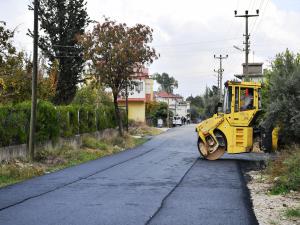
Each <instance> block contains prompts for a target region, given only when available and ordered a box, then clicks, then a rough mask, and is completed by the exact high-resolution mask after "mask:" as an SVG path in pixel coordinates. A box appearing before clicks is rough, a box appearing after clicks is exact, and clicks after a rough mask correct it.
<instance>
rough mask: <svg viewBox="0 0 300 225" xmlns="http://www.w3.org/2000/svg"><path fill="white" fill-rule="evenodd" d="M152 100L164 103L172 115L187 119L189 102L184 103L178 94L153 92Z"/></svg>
mask: <svg viewBox="0 0 300 225" xmlns="http://www.w3.org/2000/svg"><path fill="white" fill-rule="evenodd" d="M154 100H155V101H157V102H165V103H167V104H168V106H169V110H170V111H172V113H173V115H174V116H175V115H176V116H180V117H185V118H187V117H188V116H189V114H190V102H188V101H184V99H183V97H182V96H180V95H178V94H171V93H167V92H165V91H160V92H155V93H154Z"/></svg>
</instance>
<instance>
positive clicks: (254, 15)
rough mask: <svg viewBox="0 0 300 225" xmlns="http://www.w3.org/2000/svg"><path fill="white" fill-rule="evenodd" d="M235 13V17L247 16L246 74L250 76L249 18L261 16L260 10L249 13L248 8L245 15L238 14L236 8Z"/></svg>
mask: <svg viewBox="0 0 300 225" xmlns="http://www.w3.org/2000/svg"><path fill="white" fill-rule="evenodd" d="M234 14H235V17H242V18H245V19H246V33H245V34H244V36H245V42H244V44H245V73H246V74H245V75H246V77H247V76H248V61H249V59H248V58H249V50H250V49H249V48H250V42H249V39H250V34H249V32H248V30H249V28H248V19H249V18H250V17H257V16H259V10H258V9H257V10H256V14H249V13H248V10H246V11H245V14H244V15H237V11H236V10H235V11H234Z"/></svg>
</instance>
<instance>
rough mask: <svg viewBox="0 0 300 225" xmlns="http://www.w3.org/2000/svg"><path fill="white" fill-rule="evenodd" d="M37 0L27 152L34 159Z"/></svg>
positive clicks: (36, 5) (36, 3)
mask: <svg viewBox="0 0 300 225" xmlns="http://www.w3.org/2000/svg"><path fill="white" fill-rule="evenodd" d="M38 5H39V2H38V0H34V26H33V27H34V31H33V73H32V96H31V116H30V133H29V154H30V158H31V160H34V147H35V146H34V143H35V127H36V105H37V73H38V35H39V34H38V29H39V26H38Z"/></svg>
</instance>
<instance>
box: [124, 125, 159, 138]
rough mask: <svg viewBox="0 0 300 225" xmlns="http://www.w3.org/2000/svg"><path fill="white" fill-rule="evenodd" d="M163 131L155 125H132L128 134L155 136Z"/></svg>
mask: <svg viewBox="0 0 300 225" xmlns="http://www.w3.org/2000/svg"><path fill="white" fill-rule="evenodd" d="M162 132H163V131H162V130H161V129H158V128H156V127H149V126H147V125H140V126H132V127H130V128H129V134H131V135H140V136H156V135H159V134H161V133H162Z"/></svg>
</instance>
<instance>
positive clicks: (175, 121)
mask: <svg viewBox="0 0 300 225" xmlns="http://www.w3.org/2000/svg"><path fill="white" fill-rule="evenodd" d="M181 125H182V121H181V117H180V116H173V127H176V126H181Z"/></svg>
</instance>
